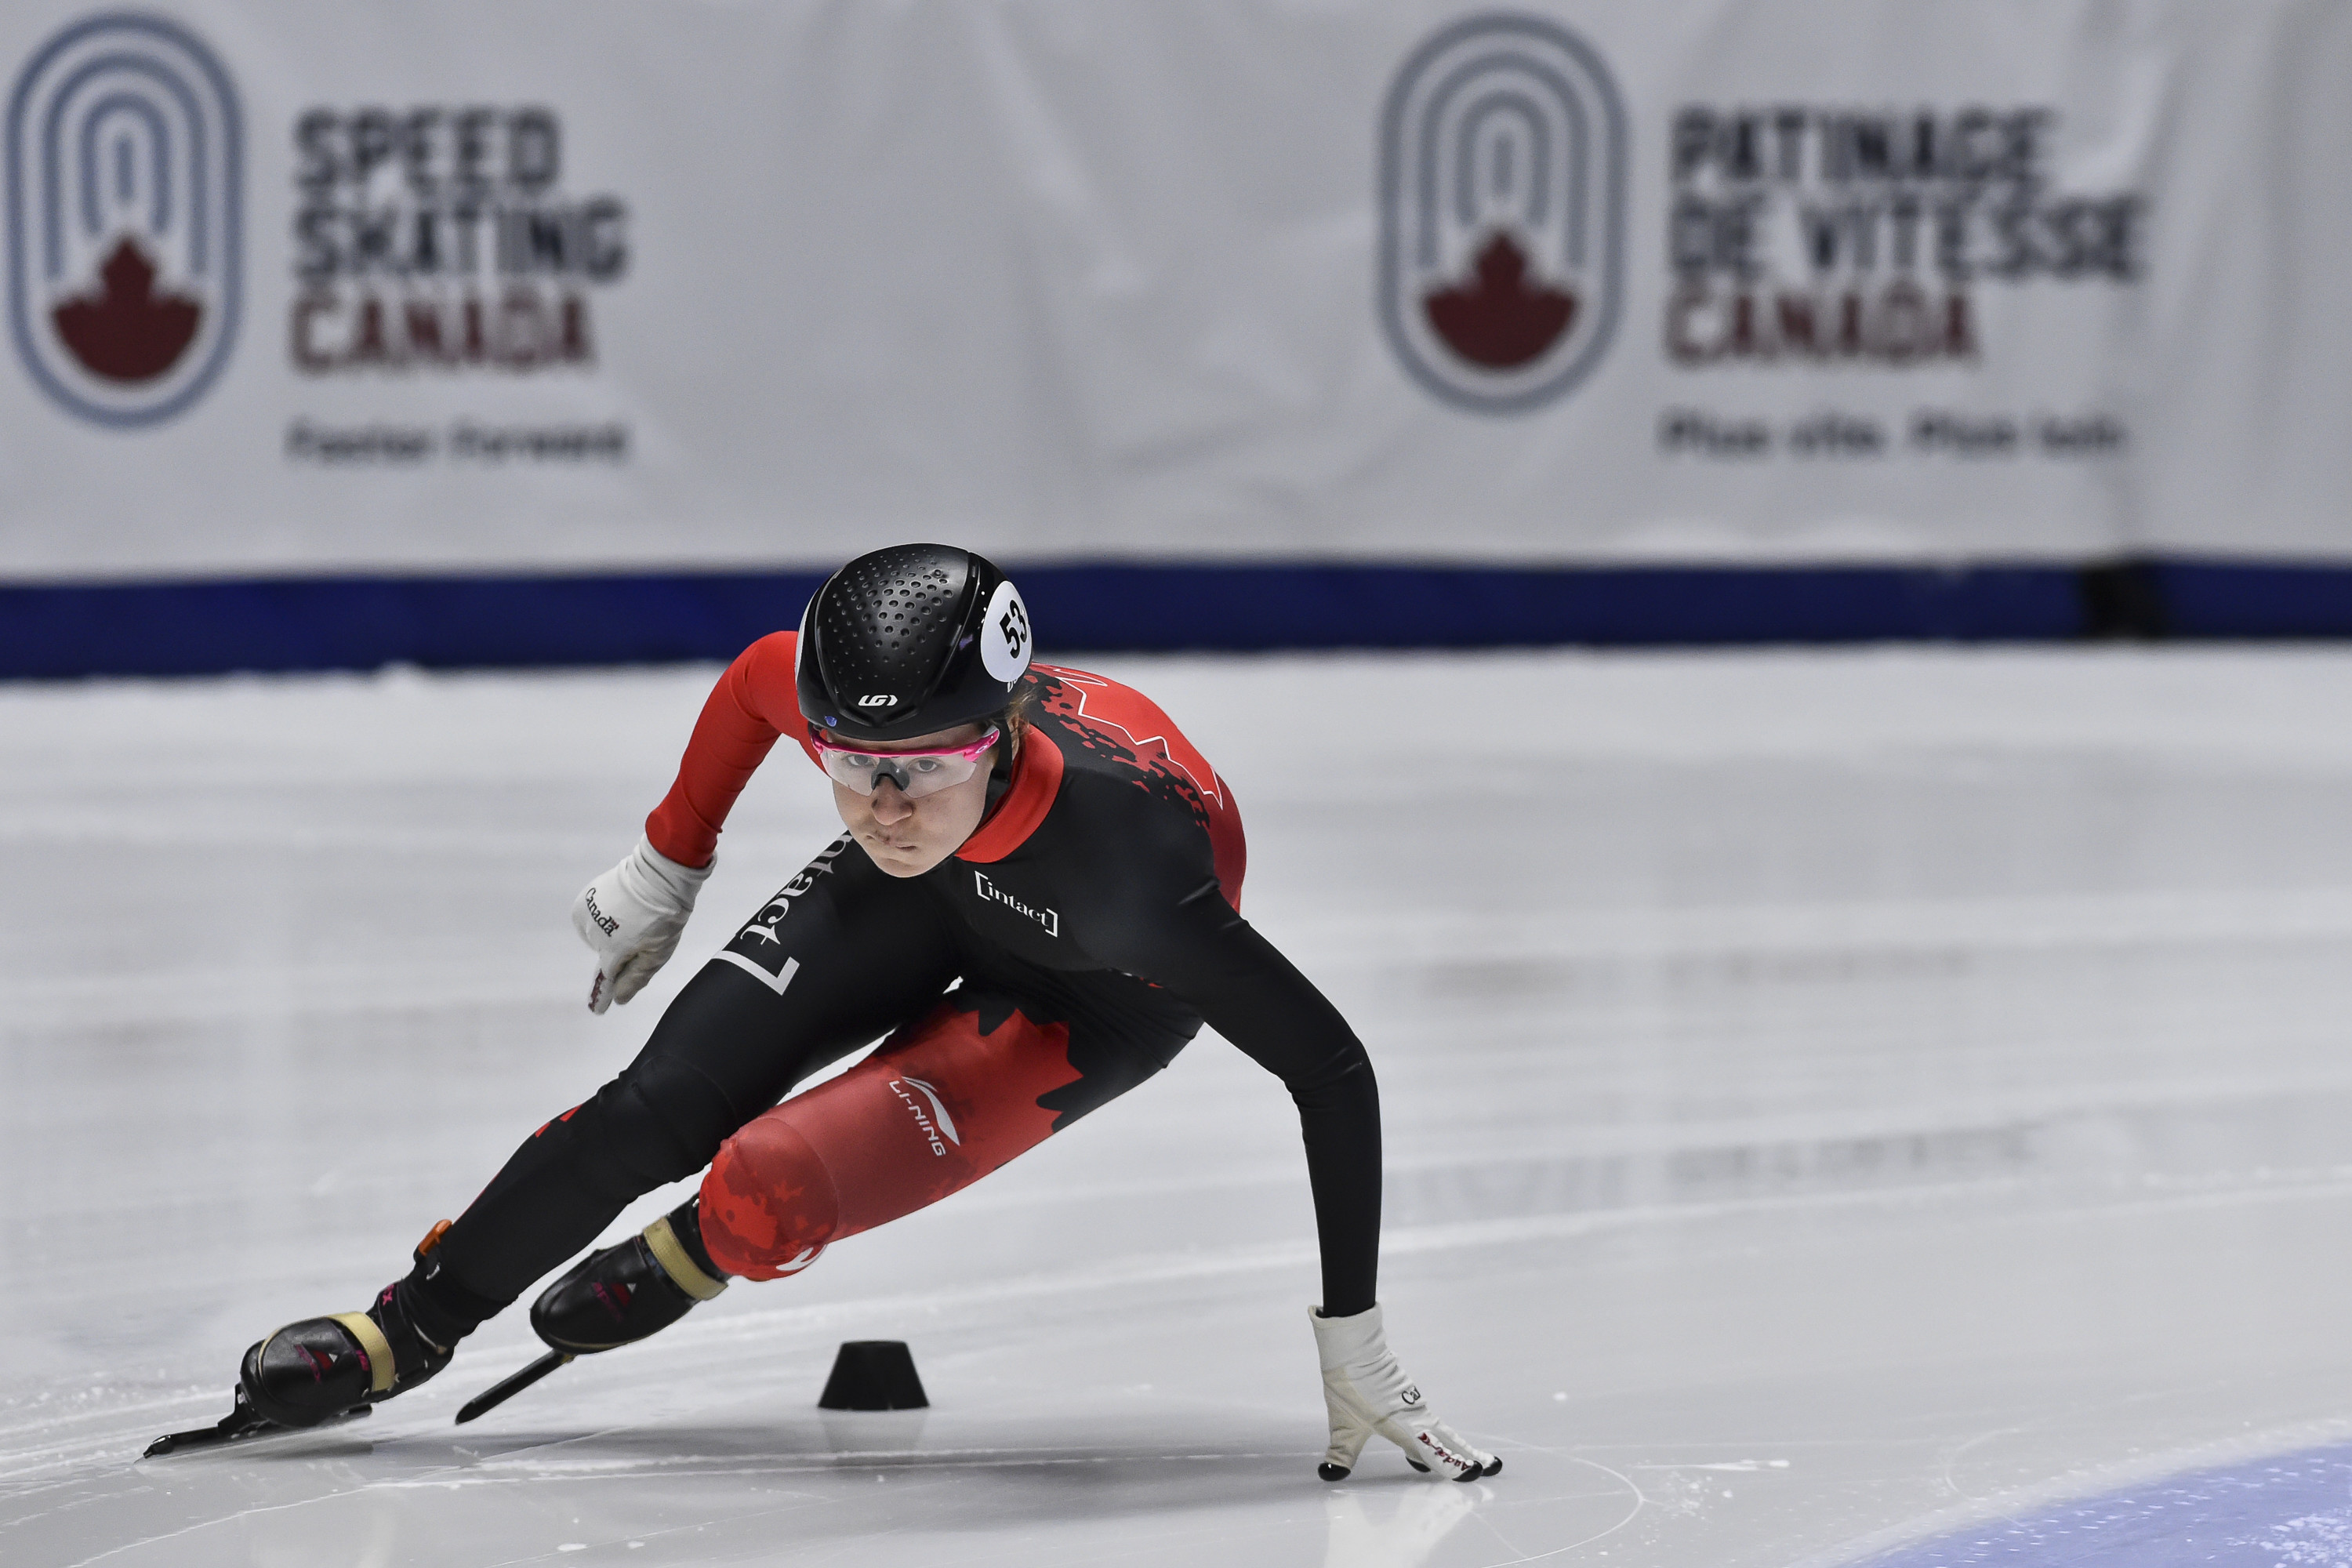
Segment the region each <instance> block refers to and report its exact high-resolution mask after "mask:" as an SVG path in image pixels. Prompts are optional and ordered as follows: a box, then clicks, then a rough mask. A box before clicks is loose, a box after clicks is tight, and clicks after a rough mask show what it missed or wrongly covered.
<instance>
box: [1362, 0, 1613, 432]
mask: <svg viewBox="0 0 2352 1568" xmlns="http://www.w3.org/2000/svg"><path fill="white" fill-rule="evenodd" d="M1624 207H1625V113H1624V109H1623V107H1622V104H1621V103H1620V102H1619V100H1618V97H1617V89H1616V86H1615V84H1614V83H1613V82H1612V80H1611V79H1610V77H1609V72H1608V68H1606V67H1605V66H1603V65H1602V64H1601V57H1600V56H1599V55H1597V54H1595V53H1594V52H1593V51H1592V49H1591V47H1590V46H1588V45H1587V44H1586V43H1585V42H1584V41H1583V40H1582V39H1580V38H1579V37H1576V35H1574V34H1573V33H1570V32H1569V31H1568V30H1567V29H1566V28H1564V27H1561V26H1559V25H1558V24H1557V23H1553V22H1549V21H1546V20H1543V19H1542V18H1539V17H1535V16H1516V15H1509V14H1487V15H1482V16H1471V17H1467V18H1465V19H1464V20H1462V21H1459V22H1455V23H1454V24H1453V25H1452V26H1447V27H1445V28H1444V29H1443V30H1442V31H1440V32H1438V33H1437V34H1436V35H1435V36H1434V37H1431V38H1430V39H1429V40H1428V41H1427V42H1426V43H1424V44H1423V45H1422V46H1421V47H1419V48H1418V49H1415V50H1414V51H1413V52H1412V55H1411V56H1410V57H1409V58H1407V59H1406V60H1405V62H1404V65H1403V66H1402V68H1400V69H1399V70H1398V72H1397V76H1396V80H1395V82H1394V84H1393V85H1391V87H1390V89H1389V95H1388V102H1387V105H1386V107H1385V108H1384V109H1383V110H1382V111H1381V158H1380V226H1381V232H1380V314H1381V327H1382V328H1383V330H1384V331H1386V332H1387V334H1388V339H1389V342H1390V345H1391V347H1392V348H1393V349H1394V350H1395V351H1396V354H1397V358H1398V359H1399V360H1400V361H1402V363H1403V365H1404V368H1405V369H1406V371H1407V372H1408V373H1410V374H1412V378H1413V379H1414V380H1415V381H1417V382H1419V383H1420V384H1422V385H1423V387H1425V388H1427V389H1428V390H1429V391H1430V392H1431V393H1433V394H1434V395H1436V396H1438V397H1440V398H1442V399H1444V401H1446V402H1448V403H1451V404H1454V405H1456V406H1458V407H1462V408H1467V409H1474V410H1477V411H1480V412H1486V413H1498V414H1507V413H1518V412H1521V411H1524V410H1527V409H1530V408H1534V407H1536V406H1538V405H1541V404H1544V403H1548V402H1549V401H1550V400H1552V399H1553V398H1556V397H1559V396H1560V395H1562V394H1564V393H1566V392H1568V391H1569V390H1570V388H1572V387H1574V386H1575V385H1576V384H1577V383H1578V382H1580V381H1581V380H1582V379H1583V378H1584V376H1585V375H1586V374H1588V373H1590V372H1591V369H1592V367H1593V365H1594V364H1595V363H1597V362H1598V361H1599V360H1600V358H1601V353H1603V352H1604V351H1605V350H1606V349H1607V348H1608V346H1609V340H1610V338H1611V337H1612V335H1613V334H1614V333H1615V331H1616V328H1617V317H1618V314H1619V304H1620V300H1621V297H1622V292H1623V281H1622V279H1623V273H1624V267H1623V253H1624V228H1625V226H1624V221H1623V220H1624Z"/></svg>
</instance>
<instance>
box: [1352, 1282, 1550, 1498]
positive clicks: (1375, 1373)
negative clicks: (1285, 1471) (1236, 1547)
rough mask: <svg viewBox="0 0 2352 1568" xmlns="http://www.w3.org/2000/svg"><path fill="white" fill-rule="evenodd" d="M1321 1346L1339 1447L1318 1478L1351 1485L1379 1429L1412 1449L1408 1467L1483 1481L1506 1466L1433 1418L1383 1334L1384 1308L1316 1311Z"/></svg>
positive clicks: (1406, 1449)
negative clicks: (1344, 1314)
mask: <svg viewBox="0 0 2352 1568" xmlns="http://www.w3.org/2000/svg"><path fill="white" fill-rule="evenodd" d="M1307 1321H1309V1322H1311V1323H1313V1324H1314V1325H1315V1348H1316V1350H1317V1351H1318V1352H1320V1353H1321V1355H1322V1358H1323V1403H1324V1405H1325V1406H1326V1407H1327V1408H1328V1410H1329V1412H1330V1415H1331V1447H1330V1448H1329V1449H1328V1450H1327V1451H1326V1452H1325V1454H1324V1456H1323V1463H1322V1464H1321V1465H1320V1466H1318V1468H1317V1471H1316V1473H1317V1474H1318V1475H1320V1476H1321V1477H1322V1478H1323V1479H1325V1480H1327V1481H1344V1480H1346V1479H1348V1472H1349V1471H1350V1470H1352V1469H1354V1468H1356V1456H1357V1455H1359V1454H1360V1453H1362V1452H1363V1451H1364V1445H1365V1444H1366V1443H1368V1442H1370V1440H1371V1436H1372V1434H1373V1433H1375V1432H1378V1433H1379V1434H1380V1435H1381V1436H1383V1437H1386V1438H1387V1439H1388V1440H1389V1441H1390V1442H1391V1443H1394V1444H1395V1445H1396V1446H1397V1447H1400V1448H1402V1449H1403V1450H1404V1458H1405V1462H1406V1463H1407V1464H1409V1465H1411V1466H1412V1468H1414V1469H1416V1470H1430V1471H1434V1472H1435V1473H1436V1474H1438V1475H1441V1476H1444V1477H1446V1478H1447V1479H1452V1480H1457V1481H1475V1480H1476V1479H1479V1478H1480V1477H1481V1476H1491V1475H1494V1474H1496V1472H1498V1471H1499V1470H1501V1469H1502V1468H1503V1461H1502V1460H1500V1459H1498V1458H1495V1456H1494V1455H1492V1454H1487V1453H1482V1452H1480V1451H1479V1450H1478V1449H1476V1448H1475V1447H1471V1446H1470V1445H1469V1444H1468V1443H1467V1442H1465V1441H1464V1440H1463V1436H1462V1434H1461V1433H1459V1432H1456V1431H1455V1430H1454V1428H1453V1427H1451V1426H1447V1425H1446V1424H1445V1423H1444V1422H1443V1421H1440V1420H1439V1419H1438V1418H1437V1417H1436V1416H1434V1415H1431V1414H1430V1413H1429V1406H1428V1405H1426V1404H1425V1403H1423V1400H1422V1397H1421V1390H1420V1389H1418V1388H1416V1387H1414V1386H1413V1384H1412V1382H1411V1380H1409V1379H1408V1378H1407V1377H1406V1376H1405V1374H1404V1369H1403V1368H1402V1367H1401V1366H1399V1365H1397V1359H1396V1356H1395V1354H1394V1352H1391V1350H1390V1349H1389V1342H1388V1337H1387V1335H1385V1334H1384V1333H1382V1332H1381V1310H1380V1308H1378V1307H1377V1306H1374V1307H1368V1308H1366V1309H1365V1310H1362V1311H1360V1312H1359V1313H1357V1314H1356V1315H1355V1316H1354V1317H1352V1318H1327V1317H1325V1316H1323V1315H1322V1314H1321V1313H1320V1312H1318V1311H1316V1310H1314V1309H1313V1308H1311V1307H1310V1308H1308V1309H1307Z"/></svg>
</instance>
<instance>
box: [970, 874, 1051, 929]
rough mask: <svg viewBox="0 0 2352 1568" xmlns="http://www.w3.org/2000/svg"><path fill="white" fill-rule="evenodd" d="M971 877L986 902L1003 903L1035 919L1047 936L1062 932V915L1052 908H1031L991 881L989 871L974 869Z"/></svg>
mask: <svg viewBox="0 0 2352 1568" xmlns="http://www.w3.org/2000/svg"><path fill="white" fill-rule="evenodd" d="M971 879H972V883H973V885H974V887H975V889H977V891H978V892H979V894H980V896H981V898H982V900H984V901H985V902H988V903H992V904H1003V906H1004V907H1005V908H1006V909H1008V910H1012V911H1013V913H1014V914H1016V915H1020V916H1022V917H1024V919H1028V920H1033V921H1036V922H1037V923H1038V924H1039V925H1041V926H1044V927H1045V934H1046V935H1047V936H1059V935H1061V934H1062V917H1061V916H1060V915H1058V914H1056V913H1055V912H1054V911H1053V910H1039V909H1032V908H1030V907H1029V906H1028V905H1027V904H1024V903H1023V902H1022V901H1021V900H1019V899H1016V898H1014V897H1013V895H1012V894H1011V893H1008V892H1006V891H1005V890H1004V889H1002V888H1000V887H998V886H997V885H996V884H995V883H993V882H992V881H990V880H989V879H988V873H987V872H985V871H974V872H973V873H972V874H971Z"/></svg>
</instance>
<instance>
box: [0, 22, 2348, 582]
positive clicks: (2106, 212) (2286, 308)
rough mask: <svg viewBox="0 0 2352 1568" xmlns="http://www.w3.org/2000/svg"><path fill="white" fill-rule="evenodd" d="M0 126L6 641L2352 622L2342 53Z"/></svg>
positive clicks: (521, 42)
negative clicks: (1591, 564)
mask: <svg viewBox="0 0 2352 1568" xmlns="http://www.w3.org/2000/svg"><path fill="white" fill-rule="evenodd" d="M0 69H5V70H7V71H10V72H12V73H13V76H12V77H11V84H12V85H11V89H10V93H9V98H8V124H7V130H6V136H7V143H6V157H7V201H8V207H7V233H8V256H7V258H6V259H7V265H8V279H7V283H8V291H9V321H10V338H11V344H10V349H9V351H8V354H7V359H8V362H9V363H7V364H6V366H5V368H0V578H7V579H11V580H16V581H20V582H26V581H42V580H57V579H64V578H100V579H103V578H121V577H148V576H173V575H191V574H193V575H204V574H233V573H247V572H256V571H260V572H318V571H353V570H379V569H392V570H439V569H459V570H470V569H477V568H479V569H518V568H519V569H526V570H573V569H597V568H608V567H638V566H655V565H661V566H673V565H712V566H730V565H776V564H809V563H827V562H831V561H835V560H838V559H840V558H841V557H843V556H845V555H847V554H849V553H852V552H856V551H857V550H860V549H863V548H866V547H869V546H870V545H872V544H873V543H875V542H878V541H881V540H885V539H893V538H901V537H907V536H921V535H929V536H939V537H946V538H950V539H953V540H957V541H960V542H971V543H973V544H975V545H977V546H979V547H981V548H982V549H985V550H988V551H990V552H994V553H997V554H1000V555H1003V556H1007V557H1015V558H1022V559H1032V560H1034V559H1038V558H1041V557H1058V558H1086V559H1143V560H1150V559H1236V558H1249V559H1258V558H1267V557H1307V558H1338V559H1368V560H1377V559H1400V558H1403V559H1417V560H1463V561H1506V562H1529V563H1573V562H1586V561H1658V562H1675V561H1782V560H1811V561H1858V560H1879V561H1962V560H1979V559H2029V560H2032V559H2042V560H2063V559H2069V558H2078V557H2084V556H2089V555H2100V554H2106V553H2111V552H2117V551H2125V550H2132V551H2137V550H2169V551H2207V552H2227V553H2231V554H2237V555H2274V556H2275V555H2315V556H2323V557H2335V558H2345V557H2352V439H2347V419H2352V307H2347V305H2346V304H2345V302H2344V300H2345V297H2346V296H2345V290H2344V289H2343V286H2342V284H2341V282H2340V280H2339V279H2338V277H2337V274H2336V266H2337V264H2338V263H2339V262H2340V261H2341V260H2343V259H2344V258H2346V257H2347V256H2352V183H2347V181H2345V180H2344V179H2343V177H2342V174H2341V170H2340V163H2341V161H2342V160H2341V150H2342V149H2343V148H2344V147H2346V146H2347V145H2352V92H2347V90H2346V87H2345V84H2346V83H2347V81H2352V7H2347V6H2346V5H2343V4H2341V0H2139V3H2127V0H2126V3H2113V0H1979V3H1977V4H1972V5H1964V6H1962V5H1946V6H1926V7H1923V6H1918V5H1906V4H1903V3H1902V0H1658V3H1656V4H1652V5H1643V6H1626V5H1601V4H1598V3H1593V4H1548V5H1538V6H1534V7H1531V8H1527V9H1520V8H1516V7H1515V8H1512V9H1508V10H1505V9H1499V8H1498V9H1484V8H1478V7H1475V6H1474V7H1465V6H1462V5H1433V4H1414V3H1409V0H1368V3H1366V4H1361V5H1347V6H1333V5H1325V4H1320V3H1308V0H1207V3H1203V4H1197V5H1163V4H1155V3H1153V0H955V3H947V0H940V3H935V4H914V5H830V4H817V3H814V0H761V3H758V4H720V3H718V0H707V3H688V0H672V3H668V4H660V5H649V4H646V3H644V0H493V3H489V4H484V3H482V0H467V3H465V4H458V3H456V0H409V3H407V4H404V5H399V6H368V7H351V6H329V7H320V6H316V5H299V4H295V3H294V0H173V3H172V4H171V5H169V8H168V9H161V10H157V11H155V12H152V13H139V14H126V13H121V12H115V11H110V10H104V9H100V8H97V7H91V6H85V5H62V4H57V3H55V0H18V3H16V4H14V5H10V6H8V7H6V8H5V14H0Z"/></svg>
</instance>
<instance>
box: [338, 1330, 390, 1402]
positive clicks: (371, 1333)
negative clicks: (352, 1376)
mask: <svg viewBox="0 0 2352 1568" xmlns="http://www.w3.org/2000/svg"><path fill="white" fill-rule="evenodd" d="M328 1316H330V1317H331V1318H332V1319H333V1320H334V1321H336V1322H339V1323H341V1324H342V1325H343V1327H345V1328H346V1329H349V1330H350V1331H352V1338H353V1339H355V1340H357V1341H359V1342H360V1349H361V1350H362V1351H364V1352H367V1365H368V1394H369V1396H370V1397H371V1398H379V1397H381V1396H383V1395H384V1394H390V1393H391V1392H392V1384H393V1378H394V1374H395V1372H396V1369H397V1367H398V1365H399V1358H398V1357H396V1356H394V1354H393V1353H392V1342H391V1341H390V1340H388V1339H386V1338H384V1336H383V1330H382V1329H380V1328H378V1327H377V1326H376V1321H375V1320H374V1319H373V1318H371V1317H369V1316H368V1315H367V1314H366V1313H365V1312H331V1313H329V1314H328Z"/></svg>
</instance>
